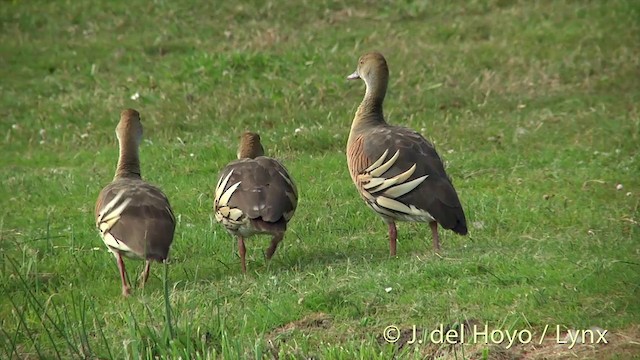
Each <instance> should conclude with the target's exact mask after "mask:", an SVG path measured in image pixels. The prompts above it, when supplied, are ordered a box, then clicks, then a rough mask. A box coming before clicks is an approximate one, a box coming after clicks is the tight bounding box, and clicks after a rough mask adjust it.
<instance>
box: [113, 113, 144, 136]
mask: <svg viewBox="0 0 640 360" xmlns="http://www.w3.org/2000/svg"><path fill="white" fill-rule="evenodd" d="M116 136H117V137H118V141H120V143H128V144H135V145H140V142H141V141H142V122H141V121H140V113H139V112H137V111H136V110H133V109H126V110H123V111H122V113H120V122H119V123H118V126H117V127H116Z"/></svg>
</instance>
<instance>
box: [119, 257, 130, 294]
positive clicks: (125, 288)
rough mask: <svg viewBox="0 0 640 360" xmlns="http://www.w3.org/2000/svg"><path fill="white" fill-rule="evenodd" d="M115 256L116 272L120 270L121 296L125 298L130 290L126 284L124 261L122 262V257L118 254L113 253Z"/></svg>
mask: <svg viewBox="0 0 640 360" xmlns="http://www.w3.org/2000/svg"><path fill="white" fill-rule="evenodd" d="M115 256H116V260H117V261H118V270H120V279H121V280H122V296H124V297H127V296H129V294H131V289H130V288H129V285H128V284H127V273H126V269H125V267H124V261H123V260H122V255H120V254H119V253H115Z"/></svg>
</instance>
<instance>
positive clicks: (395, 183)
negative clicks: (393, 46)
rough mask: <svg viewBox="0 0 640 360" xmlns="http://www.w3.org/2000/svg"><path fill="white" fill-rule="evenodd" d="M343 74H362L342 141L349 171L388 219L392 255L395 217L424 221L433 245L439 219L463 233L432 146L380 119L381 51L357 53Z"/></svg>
mask: <svg viewBox="0 0 640 360" xmlns="http://www.w3.org/2000/svg"><path fill="white" fill-rule="evenodd" d="M347 79H349V80H355V79H362V80H363V81H364V83H365V86H366V91H365V95H364V99H363V100H362V102H361V103H360V106H359V107H358V110H357V111H356V114H355V117H354V119H353V123H352V124H351V131H350V133H349V140H348V141H347V163H348V166H349V173H350V175H351V179H352V180H353V182H354V184H355V186H356V188H357V189H358V192H359V193H360V195H361V197H362V198H363V199H364V201H365V202H366V204H367V205H368V206H369V207H370V208H371V209H373V210H374V211H375V212H376V213H378V214H379V215H380V216H381V217H382V219H383V220H384V221H385V222H386V223H387V225H388V227H389V248H390V254H391V256H395V255H396V240H397V236H398V235H397V234H398V233H397V229H396V224H395V223H396V221H413V222H428V223H429V225H430V227H431V232H432V235H433V247H434V249H435V250H436V251H438V250H439V249H440V238H439V236H438V224H440V225H441V226H442V227H444V228H445V229H450V230H453V231H454V232H456V233H458V234H460V235H466V234H467V224H466V219H465V215H464V211H463V209H462V205H461V204H460V200H459V199H458V194H457V193H456V190H455V189H454V187H453V184H452V182H451V179H449V177H448V176H447V174H446V172H445V170H444V165H443V163H442V160H440V157H439V156H438V153H437V152H436V150H435V148H434V146H433V145H432V144H431V143H430V142H429V141H428V140H426V139H425V138H424V137H423V136H422V135H420V134H419V133H418V132H416V131H413V130H411V129H408V128H405V127H400V126H393V125H389V124H388V123H387V122H386V121H385V119H384V114H383V110H382V104H383V102H384V98H385V95H386V92H387V84H388V82H389V68H388V67H387V62H386V60H385V58H384V56H382V54H380V53H378V52H370V53H367V54H364V55H362V56H361V57H360V59H359V60H358V67H357V70H356V71H355V72H354V73H353V74H351V75H349V76H348V77H347Z"/></svg>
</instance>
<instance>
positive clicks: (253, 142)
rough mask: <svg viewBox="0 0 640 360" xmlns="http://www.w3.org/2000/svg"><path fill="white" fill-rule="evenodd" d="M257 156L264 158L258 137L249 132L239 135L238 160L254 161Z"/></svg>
mask: <svg viewBox="0 0 640 360" xmlns="http://www.w3.org/2000/svg"><path fill="white" fill-rule="evenodd" d="M258 156H264V148H263V147H262V144H261V143H260V135H258V134H256V133H253V132H250V131H245V132H244V133H242V135H240V146H239V147H238V159H244V158H249V159H254V158H257V157H258Z"/></svg>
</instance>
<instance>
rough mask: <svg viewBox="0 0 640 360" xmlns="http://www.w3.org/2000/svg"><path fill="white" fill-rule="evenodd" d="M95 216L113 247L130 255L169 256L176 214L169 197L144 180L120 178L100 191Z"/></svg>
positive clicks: (161, 257)
mask: <svg viewBox="0 0 640 360" xmlns="http://www.w3.org/2000/svg"><path fill="white" fill-rule="evenodd" d="M95 217H96V224H97V226H98V227H99V229H100V232H101V235H102V237H103V240H104V241H105V243H106V244H107V246H109V248H111V249H112V250H114V251H118V252H120V253H122V254H123V255H125V256H129V257H138V258H145V259H155V260H159V261H161V260H164V259H166V258H167V256H168V254H169V248H170V246H171V243H172V242H173V235H174V231H175V217H174V215H173V212H172V210H171V205H170V204H169V200H168V199H167V197H166V196H165V195H164V193H163V192H162V191H161V190H160V189H158V188H157V187H155V186H153V185H150V184H148V183H146V182H144V181H143V180H140V179H119V180H116V181H114V182H112V183H111V184H109V185H107V186H106V187H105V188H104V189H102V191H101V192H100V195H99V196H98V201H97V202H96V209H95ZM123 245H124V246H123Z"/></svg>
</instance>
